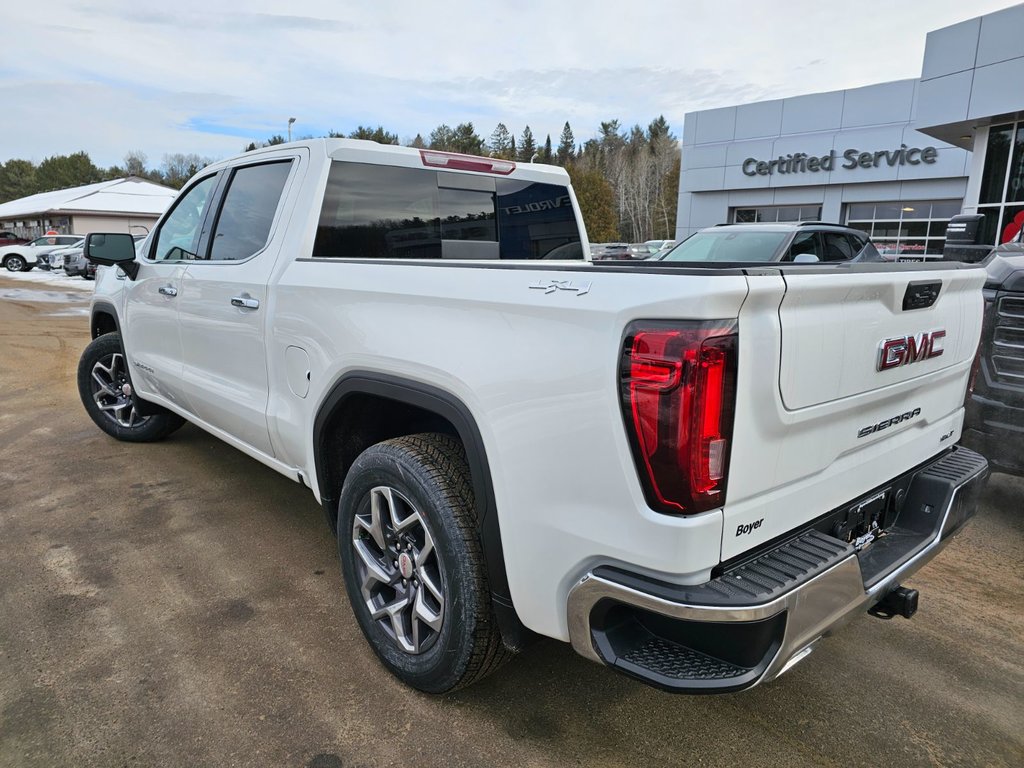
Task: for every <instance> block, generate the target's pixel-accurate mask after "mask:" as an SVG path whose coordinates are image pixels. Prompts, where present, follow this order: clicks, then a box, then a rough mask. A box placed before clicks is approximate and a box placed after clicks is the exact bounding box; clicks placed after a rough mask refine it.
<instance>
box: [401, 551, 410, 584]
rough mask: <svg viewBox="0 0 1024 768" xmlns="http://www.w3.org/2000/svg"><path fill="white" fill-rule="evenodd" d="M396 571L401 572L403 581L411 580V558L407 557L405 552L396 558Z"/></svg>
mask: <svg viewBox="0 0 1024 768" xmlns="http://www.w3.org/2000/svg"><path fill="white" fill-rule="evenodd" d="M398 570H399V571H400V572H401V574H402V578H403V579H411V578H412V571H413V564H412V558H411V557H409V555H407V554H406V553H405V552H403V553H402V554H400V555H399V556H398Z"/></svg>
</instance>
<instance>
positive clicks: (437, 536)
mask: <svg viewBox="0 0 1024 768" xmlns="http://www.w3.org/2000/svg"><path fill="white" fill-rule="evenodd" d="M338 548H339V552H340V555H341V564H342V571H343V574H344V577H345V588H346V591H347V592H348V597H349V601H350V602H351V605H352V611H353V613H354V614H355V617H356V621H357V622H358V623H359V627H360V629H361V630H362V631H363V635H364V636H365V637H366V639H367V641H368V642H369V643H370V647H371V648H373V650H374V652H375V653H376V654H377V657H378V658H379V659H380V660H381V662H383V664H384V666H386V667H387V668H388V669H389V670H390V671H391V673H392V674H394V675H395V676H396V677H397V678H398V679H399V680H401V681H402V682H404V683H405V684H407V685H410V686H412V687H413V688H417V689H418V690H421V691H425V692H427V693H447V692H448V691H453V690H455V689H457V688H462V687H464V686H467V685H470V684H471V683H474V682H476V681H477V680H480V679H482V678H484V677H486V676H487V675H489V674H490V673H491V672H493V671H495V670H496V669H498V667H500V666H501V665H502V664H503V663H504V662H505V661H506V660H507V659H508V658H509V657H510V655H511V654H510V653H509V651H508V650H507V649H506V648H505V646H504V644H503V643H502V640H501V634H500V632H499V631H498V627H497V622H496V620H495V617H494V613H493V610H492V608H491V604H490V590H489V589H488V585H487V575H486V567H485V563H484V559H483V554H482V551H481V546H480V537H479V532H478V526H477V520H476V513H475V506H474V498H473V486H472V483H471V480H470V474H469V466H468V464H467V463H466V455H465V451H464V450H463V447H462V444H461V443H460V442H459V441H458V440H456V439H454V438H452V437H450V436H448V435H441V434H433V433H431V434H419V435H410V436H407V437H399V438H395V439H393V440H387V441H385V442H382V443H377V444H376V445H374V446H371V447H370V448H367V449H366V450H365V451H363V453H362V454H360V455H359V457H358V458H357V459H356V460H355V462H353V464H352V467H351V469H350V470H349V472H348V475H347V476H346V478H345V485H344V487H343V489H342V492H341V499H340V501H339V505H338Z"/></svg>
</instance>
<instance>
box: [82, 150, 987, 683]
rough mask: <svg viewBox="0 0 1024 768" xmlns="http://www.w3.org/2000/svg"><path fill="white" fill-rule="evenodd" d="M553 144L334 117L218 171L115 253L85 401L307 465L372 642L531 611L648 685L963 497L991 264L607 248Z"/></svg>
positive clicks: (448, 645) (405, 655) (779, 644)
mask: <svg viewBox="0 0 1024 768" xmlns="http://www.w3.org/2000/svg"><path fill="white" fill-rule="evenodd" d="M587 253H588V246H587V240H586V234H585V232H584V228H583V226H582V223H581V219H580V215H579V208H578V205H577V203H576V199H575V195H574V193H573V191H572V188H571V187H570V185H569V179H568V176H567V174H566V173H565V171H564V170H562V169H560V168H555V167H549V166H543V165H532V164H521V163H515V162H509V161H505V160H497V159H491V158H477V157H469V156H463V155H453V154H448V153H442V152H434V151H430V150H416V149H411V148H403V147H395V146H381V145H378V144H374V143H371V142H364V141H354V140H344V139H328V140H316V141H307V142H296V143H291V144H285V145H281V146H276V147H268V148H266V149H261V150H257V151H254V152H249V153H247V154H245V155H244V156H242V157H238V158H235V159H232V160H228V161H225V162H221V163H218V164H216V165H212V166H209V167H207V168H205V169H203V170H202V171H201V172H200V173H199V174H198V175H197V176H196V177H195V178H194V179H192V180H191V181H190V183H189V184H188V185H186V187H185V188H184V189H183V190H182V192H181V193H180V195H179V197H178V198H177V200H176V202H175V203H174V205H173V206H172V207H171V208H170V209H169V210H168V211H167V213H165V214H164V216H163V217H162V219H161V221H160V222H159V223H158V225H157V226H156V228H155V229H154V231H153V232H152V234H151V235H150V236H149V238H148V239H147V241H146V243H145V244H144V246H142V249H141V255H139V256H136V252H135V247H134V243H133V241H132V239H131V236H129V235H113V234H108V235H103V234H93V235H90V236H89V238H88V240H87V242H86V256H87V258H89V259H91V260H92V261H94V262H96V263H98V264H102V265H106V266H108V267H114V266H116V267H118V268H119V269H102V270H100V273H99V275H98V278H97V285H96V290H95V297H94V299H93V302H92V307H91V331H92V336H93V339H94V340H93V341H92V343H91V344H90V345H89V346H88V347H87V348H86V350H85V352H84V353H83V356H82V359H81V363H80V366H79V374H78V384H79V390H80V394H81V397H82V402H83V404H84V406H85V408H86V410H87V411H88V413H89V414H90V416H91V417H92V418H93V420H94V421H95V423H96V424H97V425H98V426H99V427H100V428H101V429H103V430H104V431H105V432H107V433H108V434H110V435H112V436H114V437H116V438H118V439H121V440H128V441H151V440H158V439H161V438H163V437H166V436H168V435H169V434H171V433H172V432H173V431H174V430H175V429H177V428H178V427H180V426H181V425H182V424H183V423H184V421H185V420H187V421H190V422H192V423H194V424H196V425H198V426H199V427H201V428H203V429H205V430H207V431H208V432H210V433H211V434H213V435H215V436H217V437H219V438H220V439H222V440H224V441H225V442H226V443H228V444H229V445H232V446H234V447H236V448H238V449H239V450H241V451H243V452H245V453H246V454H248V455H250V456H252V457H254V458H256V459H257V460H259V461H260V462H262V463H264V464H265V465H267V466H268V467H270V468H272V469H274V470H276V471H278V472H280V473H282V474H284V475H286V476H288V477H290V478H292V479H293V480H295V481H296V482H299V483H302V484H304V485H306V486H308V487H309V488H310V489H311V490H312V492H313V494H314V495H315V496H316V498H317V499H318V501H319V502H320V503H321V504H322V506H323V509H324V512H325V514H326V516H327V520H328V523H329V524H330V525H331V527H332V528H333V529H334V530H335V532H336V534H337V538H338V549H339V553H340V559H341V569H342V573H343V576H344V583H345V589H346V590H347V593H348V597H349V599H350V602H351V606H352V611H353V614H354V616H355V619H356V621H357V622H358V624H359V626H360V628H361V630H362V632H363V634H364V635H365V637H366V639H367V641H368V642H369V644H370V645H371V647H372V648H373V650H374V651H375V652H376V654H377V656H378V657H379V658H380V660H381V661H382V663H383V664H384V665H385V666H386V667H387V668H388V669H389V670H391V671H392V672H393V673H394V674H395V675H397V676H398V677H399V678H400V679H401V680H403V681H404V682H406V683H407V684H409V685H411V686H414V687H416V688H418V689H420V690H423V691H428V692H433V693H442V692H446V691H450V690H453V689H455V688H458V687H460V686H463V685H467V684H469V683H471V682H473V681H475V680H478V679H480V678H481V677H483V676H484V675H486V674H488V673H489V672H491V671H493V670H494V669H496V668H497V667H498V666H499V665H500V664H501V663H502V662H503V661H504V660H505V659H506V658H508V656H509V655H510V654H511V653H512V652H514V651H515V650H518V649H520V648H522V647H523V645H524V643H525V642H526V641H527V640H528V639H529V638H530V637H532V636H533V635H534V634H540V635H545V636H548V637H552V638H556V639H559V640H562V641H566V642H570V643H571V644H572V646H573V647H574V648H575V649H576V650H577V651H578V652H579V653H580V654H582V655H583V656H585V657H587V658H589V659H592V660H594V661H596V662H599V663H602V664H605V665H607V666H609V667H612V668H613V669H615V670H617V671H619V672H622V673H624V674H627V675H630V676H632V677H634V678H636V679H639V680H642V681H644V682H646V683H649V684H652V685H656V686H659V687H661V688H664V689H666V690H670V691H676V692H687V693H712V692H727V691H737V690H742V689H745V688H749V687H751V686H753V685H756V684H758V683H760V682H763V681H767V680H771V679H773V678H775V677H777V676H778V675H780V674H782V673H783V672H785V671H786V670H788V669H789V668H790V667H792V666H793V665H794V664H795V663H797V662H798V661H799V660H800V659H802V658H804V657H805V656H806V655H807V654H808V653H809V652H810V651H811V649H812V648H813V647H814V646H815V645H816V644H817V643H818V642H819V640H820V639H821V638H822V637H823V636H825V635H826V634H827V633H829V632H831V631H832V630H834V629H836V628H837V627H838V626H840V625H841V624H842V623H844V622H845V621H847V620H849V619H850V618H852V617H853V616H856V615H857V614H859V613H862V612H863V611H865V610H871V611H873V612H874V613H876V614H878V615H883V616H892V615H895V614H902V615H904V616H907V617H909V616H910V615H912V614H913V612H914V610H915V609H916V602H917V593H916V592H915V591H914V590H911V589H907V588H905V587H902V586H901V582H902V581H903V580H904V579H905V578H907V577H908V576H909V575H910V574H912V573H913V572H914V571H916V570H917V569H918V568H920V567H921V566H922V565H923V564H924V563H926V562H927V561H928V560H929V559H930V558H931V557H932V556H933V555H935V554H936V553H937V552H938V551H939V550H940V549H941V548H942V547H943V546H944V545H945V544H946V543H947V542H948V541H949V540H950V538H951V537H952V535H953V534H955V533H956V532H957V531H958V530H959V529H960V528H961V526H963V525H964V523H965V522H966V521H967V520H968V519H969V518H970V517H971V516H972V515H973V513H974V509H975V505H976V500H977V496H978V494H979V492H980V490H981V488H982V486H983V484H984V482H985V479H986V477H987V474H988V469H987V463H986V461H985V459H984V458H982V457H981V456H979V455H978V454H976V453H974V452H972V451H970V450H967V449H964V448H962V447H958V446H957V445H956V444H957V442H958V441H959V439H960V433H961V428H962V423H963V413H964V410H963V402H964V394H965V390H966V387H967V384H968V379H969V376H970V373H971V368H972V362H973V360H974V357H975V350H976V348H977V343H978V337H979V332H980V329H981V322H982V297H981V290H980V289H981V286H982V284H983V282H984V280H985V274H984V271H983V270H980V269H977V268H971V267H967V266H964V265H959V264H938V265H933V264H928V265H923V264H920V265H918V264H848V263H844V264H730V263H721V262H716V263H713V264H706V265H699V264H691V263H678V264H672V263H660V262H626V263H622V264H618V263H614V262H601V263H600V264H594V263H590V262H589V260H588V259H587V258H585V256H584V254H587Z"/></svg>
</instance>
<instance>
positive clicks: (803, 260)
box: [793, 253, 818, 264]
mask: <svg viewBox="0 0 1024 768" xmlns="http://www.w3.org/2000/svg"><path fill="white" fill-rule="evenodd" d="M817 261H818V257H817V256H815V255H814V254H813V253H798V254H797V255H796V256H794V257H793V263H794V264H812V263H815V262H817Z"/></svg>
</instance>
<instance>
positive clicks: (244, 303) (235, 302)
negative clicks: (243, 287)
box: [231, 296, 260, 309]
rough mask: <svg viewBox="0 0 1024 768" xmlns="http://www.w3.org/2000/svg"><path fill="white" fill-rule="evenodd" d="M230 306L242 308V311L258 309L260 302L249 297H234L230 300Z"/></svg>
mask: <svg viewBox="0 0 1024 768" xmlns="http://www.w3.org/2000/svg"><path fill="white" fill-rule="evenodd" d="M231 306H233V307H242V308H243V309H259V308H260V300H259V299H254V298H251V297H249V296H235V298H233V299H232V300H231Z"/></svg>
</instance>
